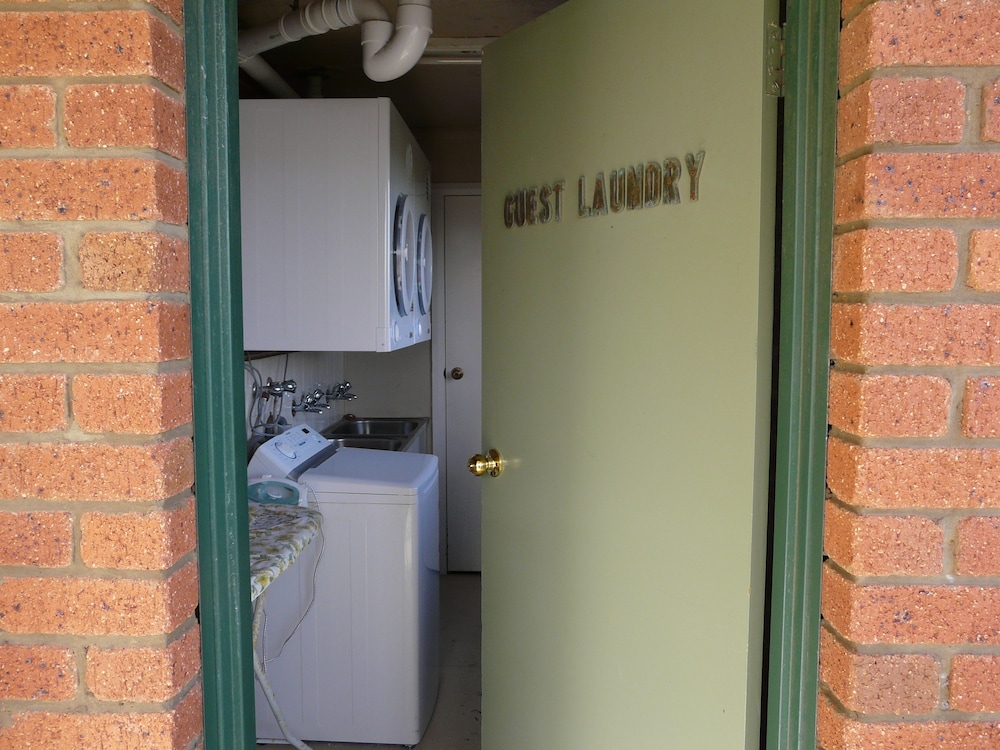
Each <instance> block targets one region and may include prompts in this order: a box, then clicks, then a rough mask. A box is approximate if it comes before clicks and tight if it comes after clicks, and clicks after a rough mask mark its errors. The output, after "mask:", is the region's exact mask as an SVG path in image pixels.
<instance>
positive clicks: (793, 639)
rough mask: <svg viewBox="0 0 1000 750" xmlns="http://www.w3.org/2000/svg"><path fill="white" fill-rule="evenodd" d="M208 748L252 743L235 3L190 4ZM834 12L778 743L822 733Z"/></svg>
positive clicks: (818, 121) (808, 282)
mask: <svg viewBox="0 0 1000 750" xmlns="http://www.w3.org/2000/svg"><path fill="white" fill-rule="evenodd" d="M184 17H185V46H186V54H187V58H186V60H187V62H186V65H187V88H186V103H187V137H188V180H189V201H190V209H189V210H190V230H189V232H190V235H189V236H190V245H191V309H192V321H191V324H192V346H193V349H192V358H193V365H192V370H193V377H194V391H195V416H194V433H195V446H196V449H195V469H196V475H197V477H198V503H197V508H198V541H199V545H198V548H199V571H200V573H199V574H200V586H201V616H202V659H203V664H204V668H203V680H204V691H205V704H204V713H205V724H204V725H205V738H204V739H205V742H204V745H205V748H206V750H229V749H230V748H234V747H250V746H252V744H253V742H254V741H255V738H254V734H255V732H254V706H253V677H252V668H251V648H252V645H251V643H250V602H249V587H248V586H247V585H245V584H246V575H245V573H246V572H247V571H248V570H249V551H248V540H247V534H246V533H244V532H245V530H246V528H247V504H246V495H245V492H246V490H245V484H246V483H245V481H243V480H244V478H245V476H246V474H245V471H246V470H245V465H244V463H245V462H244V459H243V456H244V455H245V453H244V447H245V437H244V436H245V431H244V428H243V408H242V401H243V388H242V377H241V371H242V363H241V359H242V349H243V342H242V285H241V273H240V241H239V182H238V180H239V149H238V142H239V136H238V117H237V110H238V103H237V99H238V79H237V70H236V65H235V60H236V54H235V46H236V7H235V3H230V2H225V0H185V9H184ZM839 21H840V18H839V6H838V4H837V3H833V2H829V0H788V2H787V27H786V28H787V31H786V66H785V79H786V92H787V93H786V107H785V111H786V113H785V145H784V160H783V163H784V176H783V184H784V189H783V196H782V203H783V219H782V230H781V244H782V250H781V253H782V271H781V278H780V282H779V283H780V285H781V292H780V294H781V308H782V314H781V319H780V321H779V327H780V328H779V347H780V349H779V361H778V372H777V377H778V386H779V388H778V391H779V397H778V404H777V437H776V442H775V455H776V466H777V475H776V480H775V493H776V501H775V516H774V522H775V540H776V542H778V544H776V545H775V550H774V562H773V564H772V573H773V575H772V619H771V633H770V643H771V648H770V650H769V664H770V666H769V678H768V686H767V693H768V696H769V698H768V712H767V740H766V742H767V748H768V749H769V750H799V749H802V750H805V748H809V747H812V746H814V744H815V734H816V697H817V682H818V677H817V672H818V667H817V655H818V651H819V644H818V640H819V593H820V573H821V544H822V524H823V497H824V492H825V489H824V488H825V461H826V458H825V456H826V449H825V442H826V396H827V378H828V367H829V362H828V358H829V354H828V352H829V314H830V281H829V280H830V268H829V266H830V258H831V247H832V227H833V221H832V207H833V156H834V146H833V144H834V129H835V127H836V63H837V37H838V34H839Z"/></svg>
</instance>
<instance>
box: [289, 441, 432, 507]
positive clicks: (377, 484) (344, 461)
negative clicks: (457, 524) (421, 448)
mask: <svg viewBox="0 0 1000 750" xmlns="http://www.w3.org/2000/svg"><path fill="white" fill-rule="evenodd" d="M437 471H438V465H437V456H432V455H430V454H427V453H405V452H400V451H382V450H373V449H370V448H341V449H340V450H338V451H337V452H336V453H335V454H334V455H333V456H331V457H330V458H328V459H327V460H326V461H324V462H323V463H321V464H320V465H319V466H316V467H314V468H312V469H309V470H308V471H306V472H304V473H303V474H302V476H301V477H299V482H300V483H302V484H306V485H308V486H309V487H311V488H312V489H313V492H315V493H316V494H317V495H318V496H319V495H321V493H351V494H357V495H382V496H392V497H395V498H397V501H408V502H416V499H417V496H418V495H419V494H420V491H421V490H422V489H424V488H425V487H426V486H427V485H428V484H429V483H430V482H432V481H435V480H436V479H437ZM317 500H318V501H319V502H321V503H322V502H323V498H322V497H317Z"/></svg>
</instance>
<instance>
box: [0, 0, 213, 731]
mask: <svg viewBox="0 0 1000 750" xmlns="http://www.w3.org/2000/svg"><path fill="white" fill-rule="evenodd" d="M72 5H73V4H72V3H71V4H69V5H67V4H66V3H58V4H56V3H51V4H49V3H47V2H44V1H43V2H40V3H21V4H19V3H16V2H15V3H13V4H8V5H6V6H5V9H4V10H3V11H0V39H2V40H3V44H0V750H23V749H24V748H40V749H41V748H44V750H68V749H69V748H74V749H76V748H79V749H84V748H86V749H87V750H89V749H90V748H97V747H101V748H108V749H109V750H113V749H115V748H143V750H181V749H186V748H192V747H197V746H199V745H200V737H201V722H202V716H201V711H202V709H201V686H200V662H201V660H200V643H199V631H198V627H197V623H196V621H195V618H194V608H195V605H196V604H197V598H198V590H197V569H196V562H195V552H194V550H195V511H194V500H193V498H192V495H191V484H192V481H193V455H192V446H191V426H190V422H191V374H190V322H189V303H188V295H187V291H188V253H187V239H186V227H185V224H186V221H187V193H186V174H185V163H184V159H185V138H184V98H183V83H184V61H183V35H182V17H181V2H180V0H152V5H143V4H141V3H135V4H131V5H129V6H127V7H126V6H123V5H117V6H116V7H115V9H111V8H110V6H109V9H108V10H95V8H96V7H98V5H99V4H93V3H88V4H80V5H81V6H82V7H81V9H79V10H68V8H71V7H72Z"/></svg>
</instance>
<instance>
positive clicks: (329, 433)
mask: <svg viewBox="0 0 1000 750" xmlns="http://www.w3.org/2000/svg"><path fill="white" fill-rule="evenodd" d="M427 421H428V420H427V418H426V417H419V418H406V417H344V418H343V419H341V420H340V421H338V422H334V423H333V424H332V425H330V426H329V427H327V428H326V429H325V430H323V431H322V435H323V437H325V438H328V439H330V440H331V441H332V442H333V443H334V444H336V445H337V446H338V447H343V448H375V449H376V450H383V451H405V450H408V449H409V450H414V449H415V450H418V451H419V450H422V448H421V447H420V446H421V445H422V443H415V442H414V441H415V440H416V439H417V437H418V435H420V434H422V432H421V430H422V428H423V427H424V425H425V424H427Z"/></svg>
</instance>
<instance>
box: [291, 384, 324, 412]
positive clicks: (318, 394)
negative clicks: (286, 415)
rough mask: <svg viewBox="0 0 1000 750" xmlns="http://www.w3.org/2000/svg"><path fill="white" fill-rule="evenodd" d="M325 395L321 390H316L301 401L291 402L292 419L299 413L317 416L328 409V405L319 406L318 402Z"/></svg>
mask: <svg viewBox="0 0 1000 750" xmlns="http://www.w3.org/2000/svg"><path fill="white" fill-rule="evenodd" d="M325 395H326V394H324V393H323V389H322V388H316V389H315V390H314V391H312V392H311V393H307V394H306V395H305V396H303V397H302V400H301V401H299V402H298V403H295V402H294V401H292V416H293V417H294V416H295V415H296V414H298V413H299V412H309V413H312V414H319V413H321V412H324V411H326V410H327V409H329V408H330V405H329V404H321V403H320V402H319V400H320V399H321V398H323V397H324V396H325Z"/></svg>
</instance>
